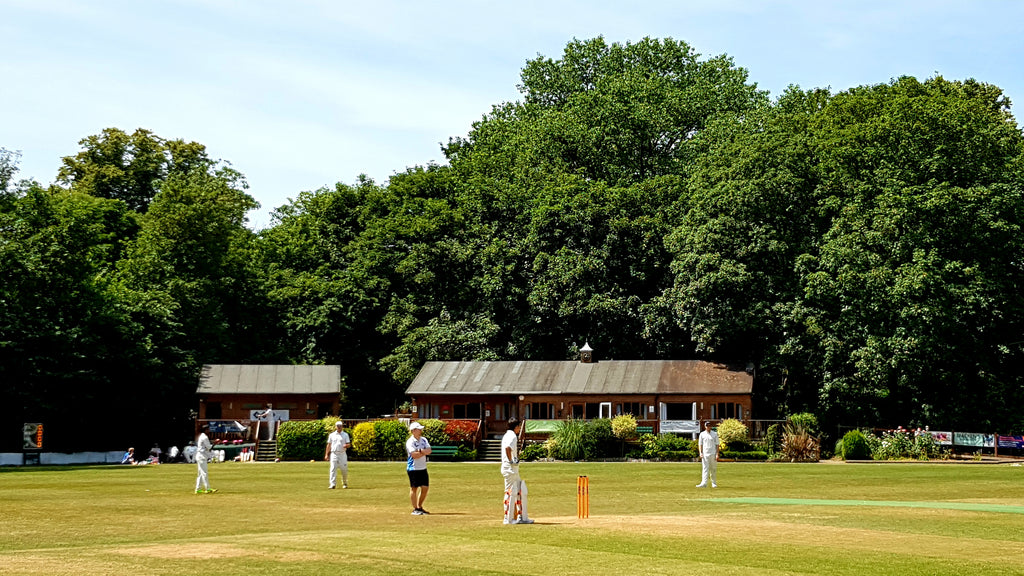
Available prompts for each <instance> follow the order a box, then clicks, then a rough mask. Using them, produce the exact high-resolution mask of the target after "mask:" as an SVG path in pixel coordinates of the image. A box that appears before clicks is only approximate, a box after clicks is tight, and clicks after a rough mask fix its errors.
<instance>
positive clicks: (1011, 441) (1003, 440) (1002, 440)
mask: <svg viewBox="0 0 1024 576" xmlns="http://www.w3.org/2000/svg"><path fill="white" fill-rule="evenodd" d="M999 447H1000V448H1016V449H1018V450H1020V449H1024V436H1000V437H999Z"/></svg>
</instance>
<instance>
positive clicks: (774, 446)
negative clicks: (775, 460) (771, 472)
mask: <svg viewBox="0 0 1024 576" xmlns="http://www.w3.org/2000/svg"><path fill="white" fill-rule="evenodd" d="M764 449H765V451H766V452H769V453H771V454H775V453H777V452H779V451H780V450H782V426H781V425H779V424H772V425H771V426H769V427H768V429H767V430H765V433H764Z"/></svg>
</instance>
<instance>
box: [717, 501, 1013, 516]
mask: <svg viewBox="0 0 1024 576" xmlns="http://www.w3.org/2000/svg"><path fill="white" fill-rule="evenodd" d="M707 500H708V501H710V502H728V503H732V504H773V505H774V504H777V505H790V506H792V505H799V506H876V507H883V508H884V507H889V508H934V509H936V510H966V511H969V512H1000V513H1004V514H1024V506H1008V505H1005V504H986V503H981V502H905V501H894V500H823V499H818V498H708V499H707Z"/></svg>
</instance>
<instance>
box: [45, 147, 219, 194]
mask: <svg viewBox="0 0 1024 576" xmlns="http://www.w3.org/2000/svg"><path fill="white" fill-rule="evenodd" d="M79 145H80V146H81V147H82V150H81V151H80V152H78V153H77V154H75V155H74V156H67V157H65V158H64V159H63V165H62V166H61V168H60V171H59V172H58V174H57V181H58V182H59V183H61V184H64V185H66V186H70V187H72V188H75V189H76V190H78V191H80V192H84V193H86V194H91V195H93V196H96V197H97V198H110V199H114V200H121V201H123V202H124V203H125V204H127V205H128V207H129V208H130V209H132V210H135V211H137V212H145V211H146V210H147V208H148V206H149V203H150V202H152V200H153V198H154V197H155V196H156V194H157V191H158V190H159V186H160V183H161V182H163V181H164V180H166V179H167V178H169V177H170V176H172V175H175V174H177V175H184V174H188V173H189V172H192V171H193V170H200V171H207V170H208V169H210V168H212V167H213V166H214V164H215V162H214V161H212V160H210V159H209V158H208V157H207V155H206V148H205V147H204V146H202V145H200V144H197V143H195V142H185V141H183V140H170V141H168V140H164V139H163V138H160V137H159V136H156V135H155V134H153V133H152V132H150V131H148V130H143V129H141V128H139V129H137V130H135V132H133V133H131V134H128V133H126V132H124V131H122V130H119V129H117V128H106V129H104V130H103V132H102V133H101V134H97V135H93V136H88V137H86V138H83V139H82V140H81V141H79Z"/></svg>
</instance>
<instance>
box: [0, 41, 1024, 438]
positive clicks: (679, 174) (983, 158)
mask: <svg viewBox="0 0 1024 576" xmlns="http://www.w3.org/2000/svg"><path fill="white" fill-rule="evenodd" d="M520 90H521V93H522V99H521V100H520V101H516V102H507V103H500V104H496V105H495V106H494V107H493V108H492V109H491V110H490V111H489V112H487V113H486V114H484V115H483V116H482V118H481V119H480V120H479V121H478V122H476V123H475V124H474V125H473V127H472V129H471V130H470V131H469V133H468V134H466V135H465V136H464V137H460V138H453V139H451V140H450V141H449V142H448V143H447V144H446V145H445V146H444V147H443V152H444V154H445V156H446V160H447V163H446V165H443V166H440V165H429V166H416V167H412V168H408V169H406V170H405V171H404V172H400V173H397V174H395V175H394V176H392V177H391V178H390V179H389V181H388V182H386V183H384V184H378V183H376V182H373V181H370V180H368V179H365V178H361V179H359V180H357V181H356V182H355V183H353V184H351V185H348V184H337V185H336V186H334V187H332V188H324V189H321V190H315V191H305V192H301V193H297V194H296V195H295V199H294V200H293V201H291V202H289V203H288V204H286V205H284V206H281V207H278V208H277V209H276V211H275V212H274V220H273V223H272V225H271V226H270V227H269V228H267V229H265V230H261V231H258V232H252V231H250V230H248V229H246V227H245V214H246V212H247V211H249V210H251V209H252V208H254V207H255V206H256V203H255V202H254V200H253V199H252V198H251V197H250V196H249V195H248V194H247V193H246V192H245V189H246V185H245V181H244V178H243V177H242V175H241V174H239V173H238V172H235V171H234V170H232V169H231V168H229V167H228V166H227V165H226V164H225V163H222V162H219V161H215V160H211V159H210V158H208V157H207V155H206V152H205V149H204V148H203V146H202V145H200V144H196V143H194V142H185V141H180V140H165V139H163V138H160V137H158V136H156V135H154V134H152V133H150V132H147V131H145V130H136V131H135V132H134V133H131V134H129V133H126V132H123V131H121V130H118V129H114V128H111V129H107V130H104V131H103V132H102V133H101V134H99V135H95V136H89V137H86V138H85V139H83V140H82V141H81V142H80V145H81V150H80V152H78V153H77V154H75V155H73V156H69V157H68V158H65V159H64V160H63V164H62V167H61V169H60V172H59V174H58V175H57V176H58V178H57V183H56V184H55V185H53V186H50V187H48V188H44V187H42V186H40V185H38V184H36V183H33V182H17V181H16V180H15V175H16V168H17V161H18V155H17V153H16V152H11V151H8V150H6V149H0V278H2V281H0V383H2V385H0V386H2V387H0V402H2V403H3V405H4V406H5V407H8V410H9V412H10V413H12V414H13V415H14V417H13V418H11V419H8V420H7V421H6V423H4V424H2V425H0V426H3V427H4V428H3V430H0V439H2V440H0V442H4V443H9V442H13V441H14V440H11V439H17V438H18V429H19V427H20V425H21V423H22V422H34V421H43V422H46V423H48V429H47V430H48V438H50V439H51V441H52V442H53V444H51V445H50V446H51V447H52V448H54V449H57V448H61V449H78V448H86V447H89V448H99V447H103V448H111V447H114V446H109V445H108V444H110V442H111V441H112V440H111V438H110V434H109V430H106V429H103V427H97V426H95V425H93V423H96V422H104V423H106V422H116V423H117V426H118V427H119V428H122V429H125V428H127V429H132V430H144V431H145V432H142V434H143V435H145V436H148V438H140V439H139V441H137V442H135V443H136V444H139V443H140V442H141V443H142V444H143V445H145V442H149V441H153V440H155V441H161V442H166V438H163V437H160V436H159V435H161V434H164V435H170V434H173V435H174V438H180V434H182V433H184V432H185V431H187V430H188V423H189V421H190V418H191V416H192V415H191V411H192V410H193V409H194V408H195V396H194V394H195V390H196V383H197V380H198V374H199V369H200V367H201V366H202V364H205V363H331V364H339V365H341V366H342V369H343V371H344V381H345V390H344V398H343V400H344V402H343V414H344V415H346V416H352V417H363V416H367V415H374V414H379V413H382V412H386V411H390V409H391V407H393V406H395V405H396V403H397V402H398V401H399V400H400V399H401V397H402V394H403V392H404V389H405V387H406V386H407V385H408V384H409V383H410V382H411V380H412V378H413V377H414V375H415V374H416V372H417V371H418V370H419V368H420V367H421V366H422V364H423V362H425V361H429V360H499V359H502V360H505V359H515V360H549V359H567V358H574V357H575V355H576V353H577V347H578V346H579V345H580V344H581V343H582V342H583V341H589V342H591V343H592V344H594V345H595V346H597V348H598V355H599V356H602V357H606V358H608V357H614V358H624V359H626V358H628V359H669V358H672V359H680V358H682V359H690V358H695V359H707V360H713V361H722V362H729V363H740V364H744V365H746V364H752V365H753V366H755V367H756V369H757V379H756V384H755V387H756V388H755V394H756V398H755V401H756V406H755V410H754V414H755V416H757V417H764V418H770V417H777V416H778V415H782V414H790V413H797V412H803V411H810V412H814V413H815V414H818V415H819V416H820V417H821V419H822V428H823V429H824V430H831V429H835V428H834V427H835V426H836V425H846V426H857V425H870V426H882V427H885V426H888V427H895V426H896V425H897V424H903V425H909V426H917V425H925V424H929V425H931V426H932V427H933V428H939V429H941V428H947V429H952V428H957V429H976V430H994V429H997V428H998V429H999V430H1002V431H1014V430H1016V431H1020V430H1022V429H1024V416H1022V415H1021V414H1020V411H1019V410H1017V409H1016V407H1017V406H1019V405H1021V403H1022V402H1024V386H1022V384H1024V380H1022V378H1024V376H1022V373H1021V371H1020V370H1019V366H1020V365H1021V364H1022V362H1024V342H1022V337H1021V334H1022V333H1024V234H1022V230H1021V226H1022V224H1024V197H1022V192H1024V187H1022V183H1024V182H1022V180H1024V139H1022V133H1021V130H1020V128H1019V127H1018V125H1017V123H1016V121H1015V119H1014V118H1013V116H1012V115H1011V113H1010V102H1009V100H1008V99H1007V98H1006V97H1005V96H1004V95H1003V94H1002V91H1001V90H1000V89H999V88H998V87H995V86H992V85H988V84H985V83H983V82H978V81H975V80H964V81H951V80H946V79H945V78H942V77H935V78H931V79H928V80H924V81H920V80H918V79H915V78H911V77H902V78H897V79H894V80H890V81H888V82H886V83H883V84H877V85H872V86H861V87H857V88H853V89H850V90H846V91H843V92H839V93H836V94H833V93H831V92H830V91H829V90H825V89H810V90H802V89H800V88H798V87H792V88H790V89H788V90H787V91H786V92H785V93H784V94H782V95H780V96H779V97H778V98H776V99H775V100H773V101H772V100H769V98H768V96H767V95H766V94H765V93H763V92H761V91H759V90H757V88H756V86H755V85H754V84H752V83H750V82H749V81H748V78H747V72H746V70H744V69H743V68H741V67H738V66H736V65H735V64H734V63H733V62H732V60H731V59H730V58H729V57H727V56H724V55H722V56H715V57H710V58H702V57H701V56H700V55H699V54H697V53H696V52H695V51H694V50H693V48H692V47H690V46H689V45H688V44H686V43H685V42H681V41H677V40H671V39H665V40H655V39H644V40H642V41H639V42H636V43H625V44H617V43H608V42H606V41H605V40H604V39H602V38H596V39H592V40H576V41H573V42H571V43H569V44H568V45H567V46H566V48H565V51H564V53H563V54H562V55H561V57H559V58H546V57H538V58H536V59H534V60H531V61H529V62H527V64H526V66H525V67H524V69H523V71H522V84H521V85H520ZM804 431H806V430H804ZM356 432H357V434H356V435H357V436H358V435H359V434H358V432H359V430H358V428H357V430H356ZM809 434H811V435H812V436H813V435H815V432H814V431H811V432H809ZM115 440H116V439H115ZM355 440H356V442H357V444H358V442H359V439H358V438H356V439H355ZM101 445H102V446H101ZM788 446H790V447H791V448H793V447H795V445H794V444H793V442H789V443H788ZM0 448H3V449H11V446H8V445H6V444H5V445H4V446H2V447H0ZM804 448H806V447H804ZM804 448H801V450H803V449H804ZM14 449H17V447H14ZM780 449H781V446H780ZM357 452H361V450H360V449H358V448H357ZM379 456H383V455H379ZM379 456H378V457H379Z"/></svg>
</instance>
